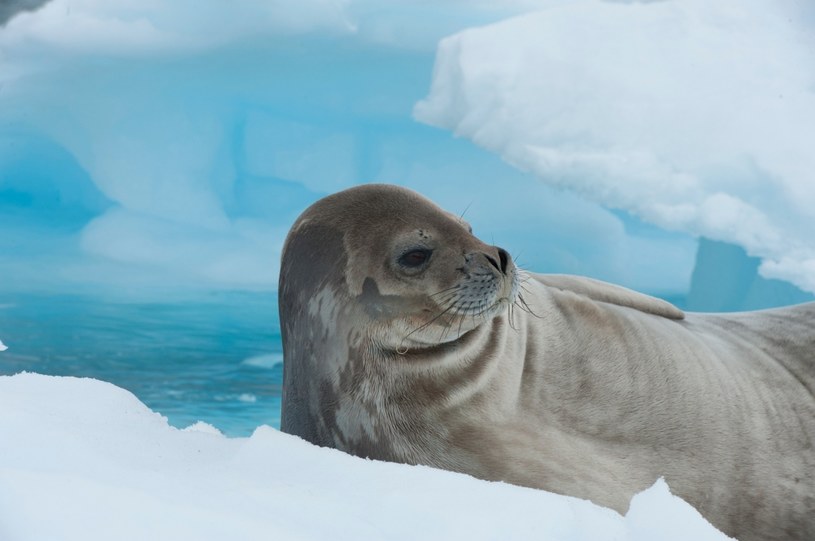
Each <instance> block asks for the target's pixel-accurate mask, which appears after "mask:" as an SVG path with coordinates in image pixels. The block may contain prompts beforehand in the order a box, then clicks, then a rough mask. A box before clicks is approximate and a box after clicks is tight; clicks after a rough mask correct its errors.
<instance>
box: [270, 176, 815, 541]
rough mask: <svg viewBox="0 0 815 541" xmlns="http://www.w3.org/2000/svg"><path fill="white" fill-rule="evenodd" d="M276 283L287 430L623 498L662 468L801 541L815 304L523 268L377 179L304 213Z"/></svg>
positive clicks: (757, 523) (746, 536)
mask: <svg viewBox="0 0 815 541" xmlns="http://www.w3.org/2000/svg"><path fill="white" fill-rule="evenodd" d="M417 247H419V248H421V247H424V248H423V249H426V250H430V251H431V255H430V256H429V262H428V263H426V266H425V267H423V268H422V269H420V270H419V271H418V272H415V273H413V272H414V270H415V269H409V271H410V272H408V273H407V274H406V273H405V272H403V271H404V270H405V269H403V268H400V266H399V263H398V261H400V257H403V254H404V253H405V252H406V251H408V253H409V251H410V250H415V249H417ZM411 273H413V274H411ZM479 280H480V282H479ZM465 286H466V287H465ZM463 290H466V295H465V294H464V293H462V291H463ZM279 295H280V314H281V327H282V337H283V347H284V359H285V361H284V389H283V405H282V418H281V428H282V429H283V431H285V432H289V433H292V434H296V435H299V436H301V437H303V438H305V439H307V440H308V441H311V442H313V443H315V444H318V445H323V446H329V447H335V448H338V449H342V450H344V451H346V452H349V453H352V454H355V455H359V456H366V457H370V458H375V459H381V460H389V461H395V462H404V463H409V464H425V465H430V466H435V467H439V468H443V469H448V470H453V471H458V472H463V473H467V474H470V475H473V476H476V477H479V478H482V479H488V480H500V481H506V482H510V483H514V484H518V485H523V486H528V487H535V488H541V489H545V490H549V491H552V492H557V493H560V494H566V495H570V496H576V497H580V498H586V499H590V500H592V501H594V502H596V503H598V504H601V505H605V506H608V507H611V508H613V509H616V510H618V511H620V512H624V511H625V510H626V509H627V507H628V504H629V501H630V499H631V496H632V495H634V494H636V493H637V492H639V491H641V490H643V489H644V488H646V487H648V486H650V485H651V484H652V483H653V482H654V480H655V479H657V478H658V477H664V478H665V479H666V480H667V482H668V484H669V485H670V486H671V489H672V491H673V492H674V493H675V494H677V495H679V496H681V497H682V498H684V499H685V500H686V501H688V502H689V503H691V504H692V505H694V506H695V507H696V508H697V509H698V510H699V511H700V512H701V513H702V514H703V515H704V516H705V517H706V518H707V519H708V520H710V521H711V522H712V523H713V524H714V525H715V526H716V527H718V528H719V529H721V530H722V531H724V532H725V533H727V534H729V535H732V536H735V537H737V538H738V539H742V540H751V539H762V540H764V539H801V540H803V539H813V538H815V449H814V448H813V441H814V440H815V397H814V396H813V393H814V392H815V303H810V304H805V305H800V306H796V307H790V308H785V309H778V310H768V311H759V312H752V313H741V314H726V315H724V314H694V313H689V314H683V313H682V311H680V310H678V309H677V308H675V307H673V306H672V305H670V304H669V303H666V302H664V301H661V300H658V299H654V298H652V297H648V296H646V295H642V294H639V293H636V292H633V291H630V290H627V289H624V288H620V287H617V286H613V285H611V284H605V283H603V282H598V281H595V280H590V279H587V278H580V277H574V276H557V275H539V274H531V273H522V272H520V271H519V270H518V269H516V268H515V266H514V264H513V263H512V261H511V258H508V255H507V254H506V252H503V251H502V250H500V249H499V248H496V247H494V246H488V245H486V244H484V243H482V242H481V241H480V240H478V239H477V238H476V237H474V236H473V235H472V234H471V232H470V230H469V227H468V226H467V224H466V223H464V222H463V221H462V220H461V219H459V218H458V217H456V216H454V215H452V214H449V213H447V212H445V211H443V210H441V209H440V208H438V207H437V206H435V205H434V204H433V203H432V202H430V201H428V200H426V199H424V198H422V197H421V196H419V195H418V194H415V193H414V192H411V191H408V190H405V189H402V188H398V187H395V186H385V185H366V186H361V187H357V188H352V189H350V190H346V191H344V192H340V193H338V194H334V195H332V196H329V197H327V198H325V199H323V200H321V201H319V202H317V203H315V204H314V205H313V206H312V207H310V208H309V209H308V210H306V211H305V212H304V213H303V215H301V217H300V218H299V219H298V220H297V221H296V223H295V224H294V226H293V228H292V230H291V232H290V234H289V236H288V238H287V240H286V244H285V246H284V251H283V257H282V265H281V277H280V289H279ZM451 296H452V297H451ZM461 298H467V299H469V300H468V301H467V302H470V303H473V302H477V299H480V302H477V306H478V307H479V309H478V310H469V309H465V308H466V307H465V306H464V304H463V301H461ZM451 299H452V300H451ZM474 299H476V300H474ZM456 303H458V304H456ZM469 308H472V305H470V307H469Z"/></svg>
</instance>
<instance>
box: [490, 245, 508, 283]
mask: <svg viewBox="0 0 815 541" xmlns="http://www.w3.org/2000/svg"><path fill="white" fill-rule="evenodd" d="M496 249H497V251H498V260H497V261H496V260H495V258H494V257H492V256H490V255H489V254H484V256H485V257H486V258H487V261H489V262H490V265H492V266H493V267H495V268H496V270H498V271H500V272H501V274H503V275H505V276H506V274H507V266H508V265H509V259H510V258H509V254H508V253H507V251H506V250H504V249H503V248H498V247H497V246H496Z"/></svg>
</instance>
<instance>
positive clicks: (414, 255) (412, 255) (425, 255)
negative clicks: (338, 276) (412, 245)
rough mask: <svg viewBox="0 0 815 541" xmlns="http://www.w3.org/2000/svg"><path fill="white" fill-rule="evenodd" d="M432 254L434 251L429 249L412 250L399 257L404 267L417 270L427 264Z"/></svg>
mask: <svg viewBox="0 0 815 541" xmlns="http://www.w3.org/2000/svg"><path fill="white" fill-rule="evenodd" d="M432 253H433V251H432V250H428V249H427V248H417V249H415V250H410V251H407V252H405V253H404V254H402V255H401V256H399V264H400V265H402V266H403V267H408V268H410V269H415V268H417V267H421V266H422V265H424V264H425V263H427V260H428V259H430V254H432Z"/></svg>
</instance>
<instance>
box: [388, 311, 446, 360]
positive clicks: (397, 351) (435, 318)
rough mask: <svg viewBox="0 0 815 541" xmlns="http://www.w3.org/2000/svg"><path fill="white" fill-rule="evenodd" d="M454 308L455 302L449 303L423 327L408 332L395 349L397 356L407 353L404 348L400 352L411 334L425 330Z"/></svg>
mask: <svg viewBox="0 0 815 541" xmlns="http://www.w3.org/2000/svg"><path fill="white" fill-rule="evenodd" d="M454 306H455V302H453V303H450V305H449V306H448V307H447V308H445V309H444V310H442V311H441V312H439V314H438V315H436V316H435V317H434V318H433V319H431V320H430V321H428V322H427V323H424V324H423V325H420V326H419V327H417V328H415V329H413V330H412V331H410V332H409V333H407V334H406V335H405V337H404V338H402V341H401V342H400V343H399V347H397V348H396V353H398V354H399V355H404V354H405V353H407V352H408V349H407V348H405V349H404V350H402V345H403V344H404V343H405V340H407V339H408V338H410V336H411V335H412V334H415V333H417V332H419V331H421V330H422V329H426V328H427V327H429V326H430V325H432V324H433V322H434V321H436V320H437V319H439V318H440V317H442V316H443V315H444V314H446V313H447V312H449V311H450V310H451V309H452V308H453V307H454Z"/></svg>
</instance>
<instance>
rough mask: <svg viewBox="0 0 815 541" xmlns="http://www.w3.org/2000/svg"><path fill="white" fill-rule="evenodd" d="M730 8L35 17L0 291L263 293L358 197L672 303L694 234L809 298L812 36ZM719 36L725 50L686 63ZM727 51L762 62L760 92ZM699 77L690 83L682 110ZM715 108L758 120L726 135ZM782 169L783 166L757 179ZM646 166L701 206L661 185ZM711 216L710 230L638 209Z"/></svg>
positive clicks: (79, 0)
mask: <svg viewBox="0 0 815 541" xmlns="http://www.w3.org/2000/svg"><path fill="white" fill-rule="evenodd" d="M751 1H753V3H755V5H754V6H753V7H754V8H755V9H756V11H755V13H754V15H749V14H746V12H745V11H744V10H741V11H739V13H740V15H738V14H737V15H738V16H740V17H742V19H744V20H738V19H733V16H734V15H733V13H731V12H730V11H728V9H726V8H721V9H719V8H716V9H713V8H708V7H706V5H705V4H703V3H701V2H689V3H687V4H683V5H685V6H688V7H682V8H680V7H678V3H677V2H676V1H674V0H665V1H664V2H649V3H638V2H599V1H597V2H594V1H588V0H586V1H583V0H578V1H576V2H562V1H552V0H549V1H543V0H541V1H536V2H533V1H528V2H524V1H509V2H500V3H495V2H463V1H448V2H424V1H420V2H407V1H392V2H371V1H351V0H349V1H328V0H307V1H303V2H297V3H292V2H283V1H277V2H268V1H259V0H257V1H254V0H252V1H250V0H241V1H238V2H232V3H229V4H225V3H221V2H199V1H196V2H193V1H192V0H187V1H178V2H161V1H158V0H154V1H148V2H133V1H130V0H107V1H101V0H52V1H51V2H49V3H47V4H46V5H45V6H44V7H42V8H40V9H39V10H37V11H28V12H24V13H20V14H18V15H17V16H16V17H14V18H12V19H11V20H10V21H8V22H7V23H6V25H5V26H4V27H2V28H0V62H1V63H2V64H0V66H2V67H0V85H2V87H1V88H0V232H2V235H0V254H2V255H0V277H2V280H0V281H2V283H0V288H3V287H6V288H14V289H17V290H21V289H39V290H42V289H45V290H55V291H83V290H111V291H117V292H122V291H132V292H134V294H136V295H138V294H141V293H140V292H143V291H149V290H162V289H178V288H201V289H244V290H273V289H274V288H275V287H276V283H277V271H278V268H279V256H280V248H281V246H282V242H283V239H284V238H285V234H286V232H287V231H288V228H289V226H290V225H291V223H292V222H293V221H294V219H295V218H296V216H297V215H298V214H299V212H301V211H302V210H303V209H305V208H306V207H307V206H308V205H309V204H310V203H312V202H313V201H315V200H316V199H318V198H319V197H321V196H323V195H326V194H328V193H331V192H334V191H337V190H340V189H343V188H346V187H350V186H352V185H354V184H357V183H361V182H390V183H397V184H402V185H405V186H408V187H411V188H413V189H416V190H418V191H420V192H422V193H423V194H425V195H427V196H428V197H430V198H431V199H433V200H435V201H437V202H438V203H439V204H441V205H442V206H443V207H445V208H447V209H448V210H450V211H452V212H457V213H465V214H466V217H467V219H468V220H469V221H470V222H472V223H473V225H474V227H475V232H476V234H477V235H479V236H481V237H482V238H483V239H484V240H485V241H488V242H493V243H495V244H499V245H501V246H503V247H505V248H507V249H508V250H509V251H510V253H512V254H513V255H514V256H516V258H517V259H518V261H519V262H520V264H521V266H522V267H524V268H528V269H530V270H535V271H539V272H567V273H575V274H585V275H589V276H594V277H596V278H600V279H604V280H609V281H612V282H616V283H620V284H623V285H626V286H629V287H633V288H635V289H639V290H642V291H646V292H649V293H659V294H668V295H670V294H682V293H685V292H687V291H688V289H689V288H690V284H691V278H692V274H693V271H694V265H695V262H696V253H697V246H698V237H699V236H700V235H709V236H711V237H712V238H713V239H715V240H722V241H726V242H729V243H735V244H736V245H740V246H743V247H744V248H746V249H747V251H748V252H749V253H750V254H751V255H754V256H758V257H761V258H763V259H762V261H763V262H762V265H761V267H760V270H761V272H764V273H765V274H767V275H768V276H772V277H778V278H783V279H787V280H791V281H793V282H794V283H795V284H797V285H798V286H800V287H803V288H808V287H810V286H812V284H810V283H809V282H808V281H807V280H805V279H802V274H805V272H804V271H802V270H801V269H807V268H808V267H806V265H809V264H810V261H811V260H810V251H809V250H810V248H811V247H810V246H809V244H807V242H806V235H805V234H804V233H802V231H803V230H804V229H805V228H807V227H809V226H810V225H811V222H809V221H807V214H806V212H805V208H806V205H805V203H807V202H808V201H809V199H807V198H809V197H811V196H812V192H811V189H809V188H807V184H806V183H805V182H804V180H802V179H803V178H804V177H805V173H806V171H805V166H806V164H807V163H808V162H807V161H806V160H807V159H810V158H808V157H807V156H806V155H805V153H804V152H803V150H802V149H803V143H800V142H801V141H803V139H796V137H799V136H800V137H804V136H805V135H807V133H808V132H807V129H811V128H807V126H811V125H815V124H813V123H809V122H807V119H808V118H809V117H808V116H807V115H809V114H810V113H809V111H810V110H809V109H808V107H809V104H810V103H811V102H810V101H809V100H811V94H812V92H811V87H807V86H806V84H809V83H808V81H810V79H808V77H809V76H810V75H811V71H810V72H807V70H805V69H799V68H800V66H801V65H803V64H802V63H804V62H805V61H806V60H807V56H806V55H807V54H811V49H808V48H807V47H809V45H808V44H809V41H807V40H808V39H809V38H811V34H807V32H805V31H802V33H801V34H800V36H799V35H798V34H796V35H795V36H797V37H796V38H795V39H799V38H800V42H796V41H795V39H793V38H788V37H787V34H788V30H789V26H788V25H787V26H785V24H784V21H783V20H782V19H783V17H782V16H780V15H779V16H778V17H775V16H771V17H768V14H770V15H772V14H773V13H776V12H777V13H782V11H781V10H780V8H775V7H773V6H775V5H776V3H767V2H765V3H763V4H762V3H760V2H758V1H757V0H751ZM782 3H783V2H782ZM793 4H795V3H794V2H790V3H789V5H790V6H792V5H793ZM723 5H724V4H723ZM727 5H728V6H731V7H732V3H728V4H727ZM785 5H786V4H785ZM795 5H798V6H799V7H800V8H801V11H800V13H801V15H800V20H801V21H804V20H806V18H805V17H806V16H809V17H810V19H809V20H810V21H811V20H812V19H811V17H812V10H811V9H810V10H809V11H808V12H807V13H808V15H807V13H805V11H804V10H805V9H806V8H805V7H802V6H804V4H803V3H798V4H795ZM759 8H760V9H759ZM790 9H792V8H790ZM774 10H775V11H774ZM737 11H738V10H737ZM600 15H602V17H601V16H600ZM751 17H752V18H751ZM508 19H509V20H508ZM762 20H768V21H771V22H773V24H768V25H767V28H764V27H763V26H762V24H761V21H762ZM502 21H505V22H502ZM734 21H737V22H738V23H739V25H741V24H746V28H748V29H753V30H755V35H756V36H758V38H760V39H761V40H763V41H761V42H758V41H756V43H752V44H751V43H750V42H749V41H745V40H746V39H747V38H746V37H745V36H746V35H747V34H746V31H742V30H739V29H738V27H736V26H734V24H735V23H734ZM796 21H798V19H796ZM747 23H751V24H752V26H751V25H750V24H747ZM796 24H797V23H796ZM538 25H540V28H542V29H546V30H547V31H546V32H537V31H536V30H535V29H536V28H537V27H538ZM643 25H646V26H647V29H646V30H643V31H642V32H640V33H638V34H637V35H636V36H635V35H631V34H632V33H631V32H630V30H631V28H632V26H633V27H636V28H640V27H643ZM795 27H796V28H797V26H795ZM682 28H687V29H689V30H688V34H687V35H684V34H682V33H681V32H680V30H681V29H682ZM734 28H735V29H734ZM801 28H803V29H804V30H806V29H807V28H812V25H809V26H806V25H804V24H803V22H802V23H801ZM572 30H579V31H572ZM672 32H673V34H672ZM677 32H679V33H677ZM450 36H452V37H450ZM671 36H674V37H675V39H671ZM697 37H698V38H699V39H698V40H697ZM623 38H625V39H623ZM716 40H735V41H734V43H735V44H736V45H737V46H738V47H736V46H735V45H734V46H733V47H731V46H730V45H728V47H729V48H728V49H727V51H724V52H720V53H717V54H707V53H706V51H705V50H703V49H704V48H705V47H707V46H709V45H710V44H711V43H713V44H715V43H716ZM739 40H741V41H739ZM440 42H441V43H440ZM601 43H605V44H608V43H615V44H616V45H615V46H614V47H598V44H601ZM653 44H658V45H659V46H658V47H654V46H653ZM748 45H749V46H750V47H751V48H750V49H748V50H747V51H744V52H750V53H753V54H754V53H756V51H759V50H762V48H766V47H767V46H768V45H769V46H772V48H771V49H768V50H767V52H766V54H765V55H764V56H763V57H762V58H764V60H765V63H764V64H757V65H760V66H762V69H763V70H764V71H762V72H761V73H756V74H753V73H752V72H751V71H750V66H752V65H754V64H755V62H753V61H751V60H750V57H749V55H747V54H742V46H748ZM437 46H438V57H437V56H436V52H437ZM690 46H693V47H695V48H691V49H689V48H688V47H690ZM551 51H555V52H556V53H557V54H549V52H551ZM598 51H600V52H602V54H599V52H598ZM543 53H547V54H543ZM702 53H705V54H702ZM774 53H778V58H780V60H779V61H778V63H779V65H776V64H775V63H774V62H775V60H774V59H775V58H776V54H774ZM697 55H700V56H701V57H702V58H706V59H707V60H705V62H704V63H703V66H702V68H703V69H704V75H705V84H704V85H701V86H700V87H699V88H698V90H696V91H694V92H690V91H688V92H686V90H688V89H691V88H692V87H691V86H689V85H687V84H685V82H686V81H687V80H689V78H691V77H692V76H693V74H694V73H693V62H694V58H696V57H697ZM708 57H709V58H708ZM664 58H675V59H676V61H677V62H676V65H677V66H678V67H677V69H676V70H673V69H667V68H666V69H663V70H662V71H660V66H661V62H662V59H664ZM765 64H766V65H765ZM731 65H732V66H734V67H735V71H734V73H735V74H736V75H737V77H735V78H734V79H733V80H730V79H728V77H729V75H727V73H730V71H732V70H730V69H729V66H731ZM810 65H812V64H811V63H810ZM603 66H606V67H607V69H605V70H604V69H603ZM643 66H644V67H645V68H647V70H645V71H640V70H641V68H642V67H643ZM722 66H728V70H723V69H720V68H721V67H722ZM773 70H774V71H773ZM545 73H553V74H556V75H557V76H556V77H549V78H547V77H545V76H543V74H545ZM777 74H778V75H779V77H775V75H777ZM751 77H752V78H751ZM643 81H645V82H647V83H648V84H646V85H645V86H644V87H643V86H642V85H641V84H639V83H642V82H643ZM756 81H758V82H760V83H761V84H760V85H759V90H756V91H755V92H754V93H751V91H748V90H745V89H743V88H742V87H743V86H744V85H745V84H747V83H750V84H753V83H755V82H756ZM633 82H637V83H638V84H637V85H634V84H632V83H633ZM772 85H780V86H782V87H783V88H784V89H787V90H796V92H797V93H795V92H792V93H790V97H789V98H788V99H787V100H786V101H785V102H784V103H789V105H783V106H780V109H779V110H781V111H782V112H785V114H786V116H785V117H783V118H781V117H779V116H777V115H776V116H774V114H773V113H774V111H775V110H769V109H768V108H767V107H766V105H767V104H766V103H765V102H763V101H761V100H760V99H753V98H755V96H754V94H756V95H758V93H759V91H761V92H763V91H765V90H766V91H768V90H767V89H768V88H769V87H771V86H772ZM675 87H678V88H681V89H682V91H679V90H677V89H676V88H675ZM632 88H633V89H634V90H636V91H634V90H632ZM807 88H809V90H807ZM637 89H638V90H637ZM649 92H650V94H649ZM660 93H664V94H665V95H666V96H668V97H669V98H670V100H674V101H676V100H679V101H680V102H681V103H679V105H682V107H679V106H677V107H675V108H674V109H672V110H668V111H666V110H663V109H664V108H660V107H659V103H657V102H658V101H659V100H658V99H657V98H656V97H655V96H659V95H660ZM715 93H720V94H721V95H718V96H716V99H715V100H712V101H711V102H710V103H708V102H707V101H706V100H704V99H703V98H704V97H705V96H706V95H708V94H715ZM686 94H687V95H686ZM649 96H650V97H649ZM639 97H643V103H644V105H642V106H640V105H637V107H640V108H641V109H642V111H640V112H638V113H637V114H634V115H629V116H625V114H626V111H630V110H631V107H634V105H636V104H638V103H639V102H637V101H636V100H638V99H639ZM751 99H753V101H750V100H751ZM682 100H684V101H682ZM733 100H741V103H744V104H745V107H746V110H749V111H751V112H752V113H754V114H751V115H746V114H739V115H737V118H738V119H741V121H740V122H736V121H733V122H731V123H730V124H727V123H724V124H723V123H722V122H721V120H720V118H719V117H716V116H715V113H716V111H717V110H718V109H717V108H724V106H725V105H727V104H728V103H730V102H731V101H733ZM632 104H634V105H632ZM697 106H699V107H697ZM696 109H698V111H696V112H695V113H694V114H689V113H688V111H689V110H691V111H693V110H696ZM728 111H729V110H728ZM758 113H760V114H758ZM711 114H713V115H714V116H713V117H712V118H716V122H714V124H715V125H717V126H718V128H717V129H715V130H714V129H710V126H709V125H708V124H706V123H705V118H707V117H708V116H710V115H711ZM724 116H727V115H720V117H724ZM753 117H756V118H754V119H753V120H752V121H751V120H750V119H751V118H753ZM650 118H654V119H656V120H655V121H654V122H650V121H648V120H647V119H650ZM631 119H634V120H637V119H639V121H635V122H629V121H630V120H631ZM465 120H466V121H465ZM623 121H625V122H628V123H629V124H630V125H628V126H626V130H624V131H625V132H624V133H620V131H619V130H618V129H617V128H618V127H619V125H620V123H621V122H623ZM785 122H786V123H785ZM725 124H726V125H725ZM757 126H758V127H759V128H760V127H769V128H771V130H770V131H769V132H768V133H765V134H763V135H762V134H760V133H752V135H751V134H750V133H748V132H749V131H750V130H753V131H755V129H756V127H757ZM439 128H441V129H439ZM776 132H777V133H776ZM697 134H701V135H704V137H701V138H700V137H697ZM733 134H736V135H738V137H736V138H735V139H734V138H733V137H731V135H733ZM779 134H787V135H788V136H787V135H784V136H783V137H782V136H781V135H779ZM697 139H698V141H696V140H697ZM692 140H693V141H696V142H695V143H692V142H689V141H692ZM643 141H646V142H648V143H647V144H645V143H643V144H642V145H640V144H639V143H641V142H643ZM649 141H650V142H649ZM796 141H799V143H800V144H797V146H796V145H794V144H792V145H791V143H795V142H796ZM519 149H520V150H519ZM654 149H656V150H654ZM710 149H716V152H717V153H718V154H721V155H722V156H724V158H726V159H724V158H723V159H722V160H719V161H717V160H713V159H708V160H705V159H702V158H703V157H704V156H705V155H706V153H707V151H708V150H710ZM547 152H548V153H549V154H547ZM660 152H662V154H660ZM740 152H741V154H739V153H740ZM784 152H787V154H788V155H790V156H792V157H793V158H795V160H799V159H801V160H804V161H802V162H800V163H798V162H797V161H794V160H789V162H788V163H787V168H786V169H783V170H782V169H773V168H771V165H773V166H775V165H779V164H781V165H783V164H784V163H785V162H784V159H783V158H784V155H785V154H784ZM655 153H656V154H658V157H657V158H655V157H654V155H655ZM663 154H664V155H663ZM665 156H667V157H665ZM762 157H767V160H769V161H770V162H771V164H770V165H766V164H765V162H763V161H761V160H759V158H762ZM762 159H763V158H762ZM615 160H617V162H619V161H620V160H621V161H623V162H626V163H629V164H630V165H627V166H619V167H618V166H613V164H614V163H617V162H615ZM765 161H766V160H765ZM609 163H611V164H612V165H609ZM552 164H555V165H554V166H553V165H552ZM598 164H599V165H598ZM615 167H616V168H615ZM779 167H780V166H779ZM672 168H673V169H672ZM683 168H686V169H688V171H690V172H688V171H685V170H684V169H683ZM674 169H676V170H677V171H678V172H676V171H674ZM665 170H669V171H674V172H675V173H676V177H670V175H668V177H670V178H672V179H674V178H685V177H683V176H682V175H696V176H695V177H694V181H693V182H696V184H694V185H693V186H692V189H691V188H688V189H680V188H671V189H667V188H666V187H665V179H666V178H668V177H666V175H665V174H664V171H665ZM700 171H701V173H700ZM720 173H721V174H720ZM705 174H707V175H708V176H707V177H706V176H705ZM778 175H781V177H778ZM779 178H780V179H779ZM709 179H715V182H714V181H710V180H709ZM790 179H792V180H790ZM671 183H674V181H673V180H672V181H671V182H670V183H669V184H671ZM680 184H681V183H680ZM691 184H692V183H691ZM779 186H781V187H783V188H784V189H786V190H792V191H789V193H783V194H781V195H778V194H776V189H777V188H778V187H779ZM795 187H798V191H794V190H793V188H795ZM689 194H690V195H689ZM711 198H712V199H711ZM710 201H712V203H710V205H712V208H714V209H723V208H724V209H727V211H728V213H729V214H730V217H729V218H728V217H727V216H725V218H726V219H723V220H720V222H722V223H712V225H711V224H709V223H707V222H705V220H704V219H703V218H704V217H705V216H707V217H708V222H710V221H711V220H710V219H709V218H710V216H711V215H712V216H714V217H715V216H716V212H715V211H714V212H709V213H708V214H706V215H703V213H701V212H700V211H698V209H697V212H696V215H694V216H695V217H692V218H687V217H685V218H682V217H681V216H680V218H674V219H668V218H666V216H668V214H669V213H667V212H662V213H661V212H659V211H658V210H654V209H655V208H662V207H671V206H673V207H679V208H684V207H682V205H696V206H697V207H698V208H706V207H704V204H705V203H706V202H710ZM753 201H759V202H761V204H756V205H753V206H750V204H751V202H753ZM742 203H743V204H742ZM764 203H766V205H764ZM660 205H661V207H660ZM710 205H708V206H710ZM717 205H718V206H717ZM728 205H729V206H728ZM740 205H741V206H740ZM762 205H763V206H762ZM770 207H772V208H770ZM754 211H755V213H759V214H749V213H750V212H754ZM745 213H747V214H745ZM691 214H693V213H691ZM712 222H716V220H712ZM739 222H749V223H750V224H751V225H750V227H749V228H747V229H748V230H747V231H744V232H741V233H740V232H739V228H737V227H734V224H737V223H739ZM765 226H766V227H765ZM717 228H718V229H717ZM796 228H798V229H796ZM722 231H724V232H726V233H727V234H725V233H723V232H722ZM737 233H738V234H737ZM793 233H795V234H794V235H793ZM762 235H763V236H762ZM782 237H783V238H785V239H787V240H788V241H789V242H787V243H786V244H784V245H781V246H778V247H777V249H774V250H771V249H769V248H768V246H770V245H772V244H773V242H775V241H776V240H777V239H779V238H782ZM807 272H808V271H807Z"/></svg>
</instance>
